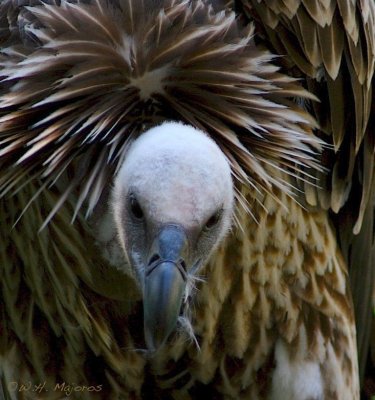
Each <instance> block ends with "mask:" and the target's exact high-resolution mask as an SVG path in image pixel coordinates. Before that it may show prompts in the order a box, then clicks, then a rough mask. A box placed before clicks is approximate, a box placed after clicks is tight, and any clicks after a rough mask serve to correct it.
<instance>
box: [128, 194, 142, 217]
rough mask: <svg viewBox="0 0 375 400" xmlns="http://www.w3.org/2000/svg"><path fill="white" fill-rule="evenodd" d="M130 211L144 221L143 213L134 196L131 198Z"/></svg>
mask: <svg viewBox="0 0 375 400" xmlns="http://www.w3.org/2000/svg"><path fill="white" fill-rule="evenodd" d="M130 211H131V213H132V214H133V216H134V217H135V218H137V219H143V216H144V214H143V211H142V208H141V206H140V205H139V203H138V200H137V199H136V198H135V196H134V195H131V196H130Z"/></svg>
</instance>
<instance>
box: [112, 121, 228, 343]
mask: <svg viewBox="0 0 375 400" xmlns="http://www.w3.org/2000/svg"><path fill="white" fill-rule="evenodd" d="M233 202H234V190H233V184H232V178H231V168H230V165H229V162H228V161H227V159H226V157H225V156H224V154H223V153H222V152H221V150H220V149H219V147H218V145H217V144H216V143H215V142H214V141H213V140H212V139H210V138H209V137H208V136H207V135H206V134H204V133H203V132H201V131H199V130H197V129H195V128H193V127H191V126H187V125H183V124H179V123H172V122H168V123H164V124H162V125H161V126H158V127H155V128H152V129H150V130H149V131H147V132H146V133H144V134H143V135H141V136H140V137H139V138H138V139H137V140H136V141H135V142H134V143H133V144H132V146H131V147H130V149H129V151H128V153H127V155H126V157H125V161H124V162H123V165H122V166H121V169H120V171H119V173H118V175H117V177H116V180H115V184H114V193H113V203H112V207H113V212H114V219H115V222H116V228H117V232H118V237H119V241H120V244H121V247H122V249H123V251H124V253H125V256H126V258H127V260H128V261H129V264H130V265H131V267H132V269H133V272H134V275H135V277H136V279H137V280H138V284H139V287H140V289H141V291H142V293H143V306H144V329H145V340H146V344H147V347H148V348H149V349H150V350H156V349H158V348H159V347H160V346H161V345H162V344H163V343H164V342H165V340H166V339H167V338H168V336H169V334H170V333H171V332H172V331H173V330H174V328H175V326H176V323H177V319H178V317H179V315H180V311H181V308H182V307H183V303H184V300H186V299H187V298H188V297H189V293H190V291H191V289H192V287H193V282H194V280H195V278H196V276H197V275H196V274H197V272H198V270H199V267H200V266H201V265H202V264H204V263H205V261H207V258H208V257H209V255H210V254H211V253H212V251H213V250H214V249H215V247H216V246H217V245H218V244H219V242H220V240H221V239H222V238H223V237H224V235H225V233H226V232H227V231H228V229H229V227H230V224H231V217H232V211H233Z"/></svg>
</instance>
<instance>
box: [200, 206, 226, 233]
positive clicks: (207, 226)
mask: <svg viewBox="0 0 375 400" xmlns="http://www.w3.org/2000/svg"><path fill="white" fill-rule="evenodd" d="M221 214H222V210H219V211H216V212H215V213H214V214H212V216H211V217H210V218H209V219H208V220H207V221H206V224H205V225H204V229H206V230H207V229H211V228H213V227H214V226H215V225H217V223H218V222H219V221H220V218H221Z"/></svg>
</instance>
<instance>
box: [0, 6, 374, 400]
mask: <svg viewBox="0 0 375 400" xmlns="http://www.w3.org/2000/svg"><path fill="white" fill-rule="evenodd" d="M374 18H375V6H374V5H373V3H372V2H365V1H357V2H349V3H348V2H345V1H341V0H340V1H339V0H337V1H334V0H333V1H328V2H327V1H319V2H315V3H314V5H312V3H311V2H309V1H298V0H292V1H283V2H274V1H267V0H265V1H260V0H254V1H250V0H248V1H246V0H244V1H233V2H231V1H227V2H220V1H208V0H207V1H205V0H196V1H193V0H192V1H188V0H168V1H162V0H154V1H152V0H144V1H132V0H111V1H106V0H88V1H83V0H82V1H67V0H49V1H37V0H35V1H34V0H24V1H22V0H5V1H3V2H2V3H1V4H0V44H1V52H0V78H1V81H0V169H1V172H0V194H1V201H0V210H1V216H2V217H1V241H0V271H1V275H0V276H1V281H0V287H1V291H0V293H1V295H0V329H1V337H0V377H1V386H2V387H3V391H4V393H5V394H6V395H7V396H9V397H10V398H11V399H24V398H25V399H34V398H35V393H36V391H37V392H38V391H39V392H38V396H39V397H38V398H41V399H48V400H49V399H60V398H64V395H65V394H68V392H70V391H71V390H76V392H75V393H74V392H73V394H71V396H72V398H77V399H86V398H87V399H95V398H98V399H121V398H124V399H128V398H129V399H137V398H163V399H168V398H175V399H180V398H181V399H189V398H193V399H194V398H198V397H201V396H206V397H207V398H212V399H215V398H228V399H240V398H243V399H254V400H255V399H266V398H267V399H289V398H290V399H299V400H308V399H314V400H315V399H327V400H330V399H340V400H341V399H344V400H345V399H348V400H352V399H359V371H358V365H357V344H356V332H355V323H354V313H353V304H352V297H351V289H350V284H349V276H348V268H349V274H350V278H351V283H352V290H353V295H354V305H355V307H354V309H355V317H356V319H357V327H358V333H359V336H358V339H359V341H358V344H359V351H360V367H361V371H362V374H363V373H364V372H363V371H364V370H365V368H364V367H365V366H364V363H365V361H366V358H367V354H368V349H369V347H368V346H369V341H370V331H371V330H370V324H371V296H372V293H373V290H374V266H373V265H374V259H375V255H374V253H375V244H374V203H375V199H374V197H375V193H374V178H373V176H374V168H375V167H374V133H373V131H372V127H373V125H374V123H373V114H372V92H371V82H372V77H373V72H374V60H375V54H374V52H375V47H374V23H375V21H374ZM170 120H172V121H181V122H182V123H184V124H188V125H192V126H193V127H195V128H197V129H199V130H201V131H203V132H205V133H207V134H208V135H209V136H211V137H212V138H213V139H214V141H215V142H216V143H217V144H218V145H219V147H220V149H221V151H222V152H223V154H224V155H225V157H226V158H227V160H228V162H229V163H230V166H231V169H232V174H233V180H234V185H235V194H236V195H235V197H236V211H235V214H234V215H233V220H234V223H233V227H232V229H231V232H230V233H229V234H228V235H227V236H226V238H225V239H224V241H223V243H222V244H221V245H220V247H219V248H218V249H216V250H215V253H214V254H213V255H212V256H211V258H210V260H209V262H208V263H207V265H204V266H202V268H201V269H200V270H199V275H198V276H197V277H195V278H197V279H196V281H195V282H194V286H196V287H195V288H191V291H190V292H188V294H189V296H188V298H187V299H186V301H187V302H188V306H189V313H188V314H186V315H185V317H186V318H188V319H189V321H188V324H187V325H186V326H183V325H182V324H183V323H184V319H181V320H180V321H179V324H177V327H176V330H175V332H174V333H172V335H171V336H170V337H169V339H168V342H167V343H166V345H165V346H164V347H163V348H162V349H161V350H160V351H158V352H157V353H156V354H152V353H150V352H149V351H148V350H147V348H146V343H145V338H144V333H143V312H142V307H143V305H142V300H143V296H144V293H143V292H142V288H140V285H139V282H138V283H136V282H137V277H135V276H134V270H132V268H131V266H129V264H128V261H129V260H126V259H125V255H124V253H123V252H122V250H121V247H120V245H119V239H118V236H117V234H118V233H116V230H115V229H114V225H115V223H114V220H113V218H114V217H113V211H112V208H111V207H112V206H111V204H112V201H113V200H112V188H113V185H114V183H115V176H116V174H117V172H118V171H119V170H120V169H121V166H122V165H123V162H124V160H125V159H126V156H127V154H128V151H129V148H131V147H130V146H131V145H132V144H133V143H134V141H135V140H136V139H137V138H138V137H139V136H140V135H142V133H143V132H145V131H147V130H148V129H150V128H152V127H153V126H155V125H159V124H161V123H163V122H166V121H170ZM172 167H173V166H172ZM166 168H170V166H166ZM140 171H141V172H142V167H141V165H140ZM181 179H182V180H183V177H181ZM120 201H121V196H120ZM124 201H125V200H124ZM117 223H118V220H117ZM118 225H119V224H118ZM354 233H355V234H356V235H354ZM120 236H121V235H120ZM21 383H24V384H26V385H28V384H29V383H30V384H31V387H27V390H23V391H19V390H17V389H20V386H19V385H20V384H21ZM39 383H44V386H43V387H42V388H40V387H39V389H38V387H37V388H35V386H34V385H38V384H39ZM17 385H18V386H17ZM56 385H57V386H56ZM1 386H0V389H1ZM33 389H35V390H36V391H33ZM47 389H48V391H47ZM64 393H65V394H64ZM74 396H75V397H74Z"/></svg>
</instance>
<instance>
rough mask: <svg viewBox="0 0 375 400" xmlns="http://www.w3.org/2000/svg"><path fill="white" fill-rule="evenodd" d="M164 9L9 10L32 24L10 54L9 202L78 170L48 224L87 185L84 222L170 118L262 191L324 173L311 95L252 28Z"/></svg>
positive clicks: (1, 154)
mask: <svg viewBox="0 0 375 400" xmlns="http://www.w3.org/2000/svg"><path fill="white" fill-rule="evenodd" d="M156 3H157V2H156ZM160 3H162V4H161V5H159V6H155V2H151V3H148V2H147V1H143V2H137V3H136V4H135V3H134V2H132V1H125V0H124V1H118V2H106V1H99V0H95V1H94V0H93V1H90V2H70V1H69V2H68V1H66V0H62V1H61V4H59V5H56V4H47V3H46V2H42V3H41V4H40V5H34V6H32V7H21V8H18V9H16V8H15V7H14V6H12V4H13V2H12V0H8V1H7V2H5V3H4V4H3V5H2V7H3V9H4V8H5V12H6V13H8V14H7V15H11V16H13V20H14V19H15V18H16V17H17V20H18V21H22V24H21V26H18V28H19V31H18V34H15V33H14V30H12V29H11V27H12V23H9V32H10V31H12V35H10V36H9V35H8V36H7V35H5V36H4V35H3V37H4V39H3V40H4V41H5V43H6V44H7V47H4V48H3V49H2V52H1V56H0V76H1V78H2V81H1V86H0V91H1V97H0V113H2V116H1V118H0V166H1V169H2V174H1V177H0V189H1V194H2V195H4V194H5V193H7V192H9V191H12V190H17V189H19V188H20V187H21V186H22V184H23V183H24V182H25V181H27V180H32V179H34V176H41V177H42V178H43V182H44V185H51V184H54V183H55V182H56V181H58V179H59V176H61V174H63V173H64V171H66V170H67V169H68V168H69V166H70V165H74V168H75V171H74V177H73V179H72V180H71V182H70V184H69V185H68V187H67V188H66V189H65V190H64V191H63V193H62V194H61V197H60V199H59V201H58V202H57V204H56V206H55V207H54V209H53V210H52V212H51V215H50V216H49V217H48V218H47V219H46V222H48V220H49V219H50V217H51V216H52V215H53V214H54V213H55V212H56V210H57V209H58V208H59V207H60V206H61V204H62V203H63V202H64V201H65V200H66V198H67V197H68V195H69V193H71V192H72V191H74V190H75V189H76V188H77V187H79V190H80V197H79V199H78V202H77V206H76V210H75V213H77V212H78V210H79V209H80V207H81V206H82V204H83V203H84V202H85V200H88V208H87V212H88V214H89V213H90V212H91V211H92V210H93V208H94V207H95V205H96V203H97V201H98V199H99V197H100V195H101V193H102V191H103V189H104V187H105V186H106V185H107V182H108V181H109V180H110V177H112V176H113V175H114V173H116V171H117V170H118V168H119V166H120V165H121V162H122V160H123V157H124V154H125V152H126V149H127V146H128V145H129V143H130V142H131V140H133V139H134V138H135V137H136V136H138V135H139V134H141V132H142V131H143V130H144V129H146V128H147V127H149V126H152V125H155V124H158V123H160V122H161V121H164V120H180V121H183V122H186V123H189V124H191V125H193V126H195V127H198V128H200V129H202V130H204V131H206V132H208V133H209V134H210V135H211V136H212V137H213V138H214V139H215V140H216V141H217V142H218V143H219V145H220V147H221V149H222V150H223V152H224V153H225V154H226V155H227V157H228V158H229V159H230V161H231V165H232V169H233V174H234V176H235V177H236V178H237V180H238V182H240V183H244V182H245V183H246V184H247V185H250V186H251V187H253V188H254V189H255V190H257V191H260V192H262V191H266V192H269V191H270V188H271V187H277V188H280V189H282V190H283V191H288V192H291V191H292V190H291V187H290V185H289V184H288V183H287V182H285V181H280V180H278V179H275V178H274V175H275V171H277V170H278V169H282V170H284V171H287V172H288V173H289V174H291V175H299V176H300V177H302V178H301V179H307V180H309V172H308V171H306V170H305V168H307V169H309V168H319V167H318V165H317V163H316V162H315V156H316V154H315V152H316V151H319V148H320V142H319V140H318V139H317V138H315V137H314V136H313V135H312V133H311V127H312V126H314V122H313V120H312V119H311V117H309V115H308V114H307V113H306V112H304V111H302V110H301V109H300V108H299V107H298V106H297V104H295V103H294V101H293V100H292V98H294V97H301V98H305V99H306V98H309V99H311V98H312V96H311V95H310V94H308V93H307V92H306V91H304V90H303V89H301V88H300V87H299V86H298V85H297V82H296V80H295V79H291V78H289V77H287V76H285V75H282V74H280V73H279V72H278V68H276V67H275V66H274V65H273V64H272V60H273V56H272V55H271V54H269V53H268V52H265V51H261V50H259V49H257V48H256V46H255V44H254V41H253V38H252V36H253V26H252V25H250V26H247V27H246V28H240V27H239V24H238V21H237V20H236V16H235V14H234V12H231V11H228V10H220V9H214V7H212V6H211V5H210V4H209V2H206V1H203V0H197V1H167V2H160ZM38 4H39V3H38ZM152 4H153V6H152ZM145 10H147V11H145ZM15 13H16V14H17V16H16V17H15V16H14V14H15ZM8 19H9V18H8ZM11 22H12V19H11ZM2 24H3V25H4V18H3V21H2ZM16 33H17V32H16Z"/></svg>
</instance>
